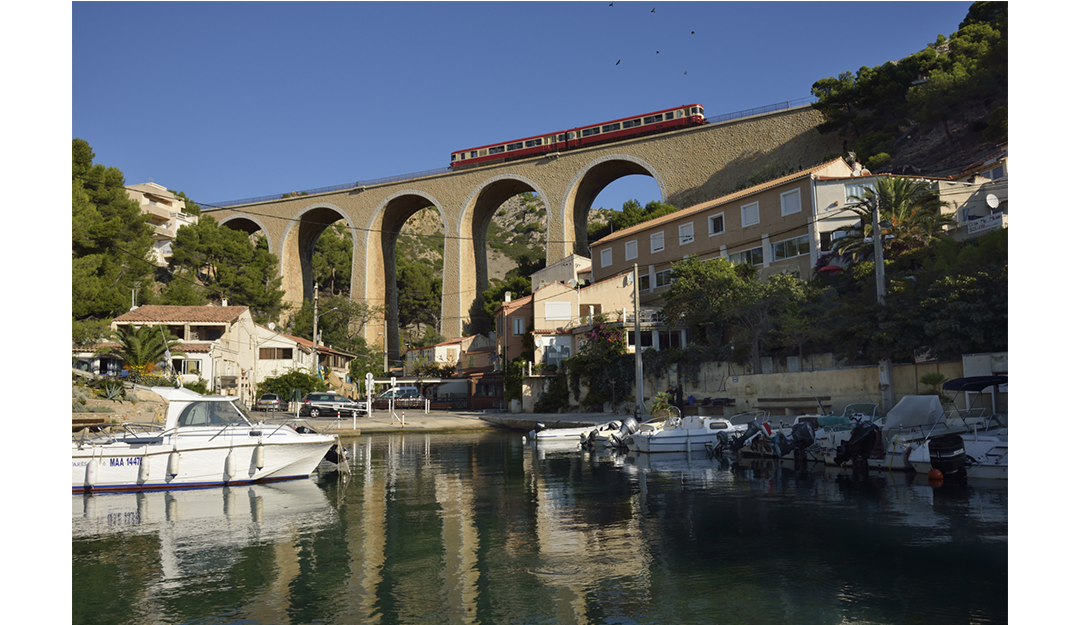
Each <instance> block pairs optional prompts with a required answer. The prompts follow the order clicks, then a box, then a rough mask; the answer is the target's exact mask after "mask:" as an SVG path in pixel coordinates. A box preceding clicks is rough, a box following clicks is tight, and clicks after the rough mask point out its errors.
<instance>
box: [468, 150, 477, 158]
mask: <svg viewBox="0 0 1080 625" xmlns="http://www.w3.org/2000/svg"><path fill="white" fill-rule="evenodd" d="M469 158H476V150H473V151H472V152H469Z"/></svg>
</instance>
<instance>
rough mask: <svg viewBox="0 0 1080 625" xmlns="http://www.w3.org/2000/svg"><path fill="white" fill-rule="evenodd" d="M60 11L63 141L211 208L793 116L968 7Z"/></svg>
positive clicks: (653, 188)
mask: <svg viewBox="0 0 1080 625" xmlns="http://www.w3.org/2000/svg"><path fill="white" fill-rule="evenodd" d="M71 6H72V29H71V31H72V54H71V72H72V73H71V86H72V93H71V109H72V111H71V120H72V137H73V138H75V137H77V138H81V139H85V140H86V141H88V142H89V143H90V145H91V147H92V148H93V149H94V152H95V154H96V157H95V162H98V163H102V164H105V165H110V166H115V167H118V168H119V169H120V170H122V171H123V172H124V174H125V177H126V179H127V182H128V183H129V184H133V183H139V182H145V181H147V180H150V179H153V180H154V181H155V182H157V183H158V184H162V185H164V186H166V187H168V188H170V189H174V190H179V191H183V192H184V193H186V194H187V195H188V197H190V198H192V199H194V200H196V201H198V202H204V203H213V202H217V201H227V200H238V199H244V198H251V197H257V196H264V195H271V194H277V193H285V192H289V191H299V190H306V189H313V188H318V187H324V186H330V185H336V184H343V183H347V182H352V181H357V180H371V179H376V178H381V177H385V176H392V175H398V174H405V173H411V172H418V171H424V170H429V169H436V168H440V167H446V166H447V165H448V164H449V162H450V156H449V155H450V152H451V151H453V150H458V149H464V148H468V147H473V146H476V145H483V144H486V143H492V142H497V141H504V140H506V141H508V140H511V139H516V138H520V137H525V136H530V135H535V134H540V133H545V132H551V131H556V130H563V129H566V128H570V127H574V126H579V125H584V124H590V123H596V122H601V121H606V120H609V119H614V118H618V117H624V116H628V115H635V114H639V113H645V112H649V111H653V110H657V109H662V108H667V107H671V106H678V105H682V104H689V103H698V104H701V105H703V106H704V108H705V113H706V116H713V115H719V114H723V113H730V112H734V111H740V110H744V109H750V108H754V107H758V106H764V105H769V104H774V103H777V102H784V101H788V100H798V99H802V98H805V97H807V96H809V95H810V87H811V85H812V84H813V83H814V81H816V80H818V79H821V78H825V77H828V76H835V75H837V74H839V73H841V72H844V71H856V70H858V69H859V67H860V66H863V65H867V66H873V65H879V64H881V63H883V62H885V61H889V60H894V59H899V58H901V57H903V56H906V55H908V54H911V53H914V52H916V51H918V50H920V49H922V48H923V47H924V46H925V45H926V44H928V43H930V42H932V41H934V40H935V39H936V37H937V35H938V34H944V35H946V36H948V35H950V34H952V33H953V32H955V31H956V29H957V26H958V25H959V23H960V21H961V20H963V18H964V16H965V15H966V14H967V9H968V7H969V6H970V3H969V2H915V3H908V2H895V3H894V2H836V3H832V2H805V3H804V2H791V3H772V2H750V3H728V2H614V5H613V6H609V2H607V1H597V2H543V3H539V2H538V3H526V2H479V3H455V2H434V3H429V2H391V3H374V2H373V3H366V2H363V3H258V2H251V3H248V2H243V3H216V2H210V3H171V2H169V3H164V2H162V3H158V2H151V3H138V2H122V3H98V2H89V3H88V2H78V3H74V4H72V5H71ZM653 9H655V12H654V11H653ZM691 33H693V34H691ZM616 62H618V65H616ZM630 198H634V199H638V200H639V201H641V203H642V204H644V203H646V202H648V201H650V200H654V199H660V197H659V189H658V187H657V185H656V184H655V182H653V181H652V179H650V178H648V177H644V176H633V177H627V178H623V179H621V180H619V181H616V182H615V183H613V184H612V185H610V186H609V187H608V188H607V189H606V190H605V192H604V193H602V194H601V196H600V197H599V198H597V201H596V202H595V203H594V207H595V206H604V207H607V208H617V207H621V206H622V203H623V202H624V201H625V200H627V199H630Z"/></svg>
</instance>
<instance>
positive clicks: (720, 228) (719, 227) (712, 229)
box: [709, 213, 724, 237]
mask: <svg viewBox="0 0 1080 625" xmlns="http://www.w3.org/2000/svg"><path fill="white" fill-rule="evenodd" d="M723 233H724V214H723V213H717V214H715V215H709V236H710V237H711V236H712V235H714V234H723Z"/></svg>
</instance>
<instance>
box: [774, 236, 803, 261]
mask: <svg viewBox="0 0 1080 625" xmlns="http://www.w3.org/2000/svg"><path fill="white" fill-rule="evenodd" d="M809 253H810V235H808V234H804V235H802V236H801V237H795V238H794V239H787V240H786V241H780V242H778V243H773V244H772V254H773V260H784V259H785V258H795V257H796V256H802V255H803V254H809Z"/></svg>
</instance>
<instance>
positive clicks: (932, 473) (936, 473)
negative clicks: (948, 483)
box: [926, 469, 945, 480]
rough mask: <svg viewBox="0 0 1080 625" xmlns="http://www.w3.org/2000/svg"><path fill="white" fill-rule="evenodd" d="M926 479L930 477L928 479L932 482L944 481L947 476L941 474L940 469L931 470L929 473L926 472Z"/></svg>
mask: <svg viewBox="0 0 1080 625" xmlns="http://www.w3.org/2000/svg"><path fill="white" fill-rule="evenodd" d="M926 477H928V478H930V479H932V480H943V479H945V475H944V474H943V473H942V472H941V470H940V469H930V470H929V471H927V472H926Z"/></svg>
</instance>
